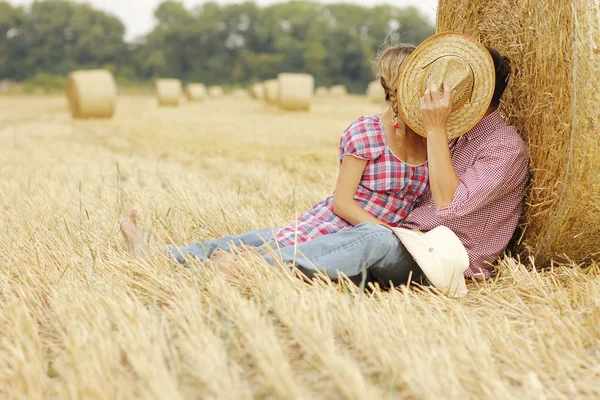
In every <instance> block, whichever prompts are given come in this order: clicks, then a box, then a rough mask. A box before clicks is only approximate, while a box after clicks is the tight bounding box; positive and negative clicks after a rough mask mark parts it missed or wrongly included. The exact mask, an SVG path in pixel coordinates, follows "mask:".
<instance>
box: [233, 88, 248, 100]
mask: <svg viewBox="0 0 600 400" xmlns="http://www.w3.org/2000/svg"><path fill="white" fill-rule="evenodd" d="M231 94H232V95H233V97H235V98H237V99H245V98H247V97H248V91H247V90H244V89H235V90H234V91H233V92H232V93H231Z"/></svg>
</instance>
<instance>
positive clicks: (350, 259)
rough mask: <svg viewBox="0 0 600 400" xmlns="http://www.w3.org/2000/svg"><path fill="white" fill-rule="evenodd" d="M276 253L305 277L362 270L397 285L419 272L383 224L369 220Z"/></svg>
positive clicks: (353, 275) (393, 235)
mask: <svg viewBox="0 0 600 400" xmlns="http://www.w3.org/2000/svg"><path fill="white" fill-rule="evenodd" d="M280 255H281V258H282V260H283V261H284V262H285V263H288V264H294V265H295V266H296V267H298V268H299V269H300V270H301V271H302V272H303V273H305V274H307V275H308V276H309V277H311V276H313V275H314V274H315V273H316V272H317V271H320V272H322V273H325V274H326V275H327V276H329V277H330V278H332V279H337V278H338V277H339V276H340V273H343V274H344V275H346V276H348V277H356V276H358V275H360V274H361V273H362V271H363V269H365V270H367V272H368V273H369V274H372V275H373V276H374V277H375V278H376V279H377V280H379V281H380V282H381V283H383V284H385V285H388V284H389V283H391V284H392V285H394V286H397V285H401V284H406V283H408V280H409V276H413V277H415V276H419V275H420V274H421V271H420V268H419V267H418V265H417V264H416V263H415V261H414V260H413V258H412V256H411V255H410V253H409V252H408V251H407V250H406V248H405V247H404V246H403V245H402V243H401V242H400V240H398V238H397V237H396V235H395V234H394V233H393V232H392V231H391V230H389V229H388V228H386V227H384V226H381V225H377V224H371V223H363V224H359V225H357V226H355V227H354V228H353V229H351V230H349V231H343V232H338V233H334V234H330V235H324V236H320V237H318V238H316V239H313V240H310V241H308V242H304V243H301V244H298V245H297V247H296V248H294V247H293V246H290V247H284V248H282V249H280ZM265 258H267V261H269V259H268V257H265ZM411 273H412V275H411Z"/></svg>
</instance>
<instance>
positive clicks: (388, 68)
mask: <svg viewBox="0 0 600 400" xmlns="http://www.w3.org/2000/svg"><path fill="white" fill-rule="evenodd" d="M415 48H416V46H414V45H412V44H404V43H401V44H397V45H393V46H389V47H387V48H385V49H383V50H381V51H380V52H379V54H378V55H377V58H376V59H375V65H376V68H377V79H378V80H379V82H380V83H381V86H383V90H384V91H385V99H386V100H387V101H389V102H390V106H391V107H392V112H393V114H394V124H397V123H398V118H400V117H399V115H398V81H399V80H400V71H401V70H402V66H403V65H404V62H405V61H406V59H407V58H408V56H410V54H411V53H412V52H413V50H414V49H415ZM396 133H397V134H398V133H399V132H396Z"/></svg>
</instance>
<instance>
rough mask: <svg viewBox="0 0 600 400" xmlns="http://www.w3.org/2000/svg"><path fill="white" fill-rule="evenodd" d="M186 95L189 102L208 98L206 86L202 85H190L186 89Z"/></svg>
mask: <svg viewBox="0 0 600 400" xmlns="http://www.w3.org/2000/svg"><path fill="white" fill-rule="evenodd" d="M185 94H186V96H187V99H188V100H189V101H202V100H204V98H205V97H206V86H204V85H203V84H202V83H190V84H188V85H187V86H186V88H185Z"/></svg>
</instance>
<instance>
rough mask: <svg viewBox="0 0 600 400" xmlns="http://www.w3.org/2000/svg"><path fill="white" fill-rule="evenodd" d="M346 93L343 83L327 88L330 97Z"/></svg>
mask: <svg viewBox="0 0 600 400" xmlns="http://www.w3.org/2000/svg"><path fill="white" fill-rule="evenodd" d="M347 94H348V89H346V86H344V85H335V86H332V87H330V88H329V95H330V96H332V97H343V96H346V95H347Z"/></svg>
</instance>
